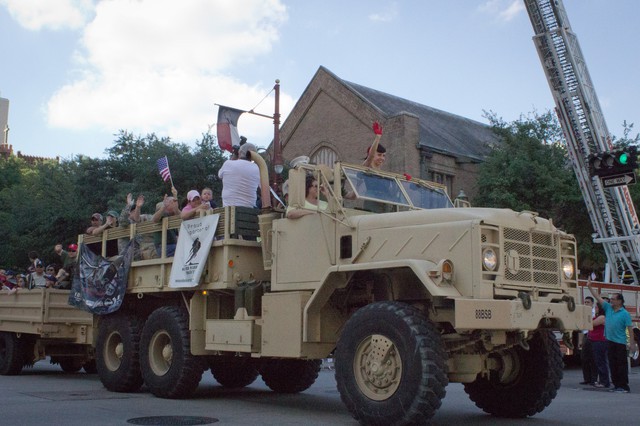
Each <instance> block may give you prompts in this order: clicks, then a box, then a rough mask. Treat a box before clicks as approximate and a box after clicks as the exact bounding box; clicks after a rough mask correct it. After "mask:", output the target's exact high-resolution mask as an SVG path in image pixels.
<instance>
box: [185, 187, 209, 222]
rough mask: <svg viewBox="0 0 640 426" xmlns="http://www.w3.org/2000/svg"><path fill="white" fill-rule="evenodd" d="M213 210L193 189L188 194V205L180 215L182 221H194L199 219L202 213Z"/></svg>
mask: <svg viewBox="0 0 640 426" xmlns="http://www.w3.org/2000/svg"><path fill="white" fill-rule="evenodd" d="M210 208H211V205H209V203H203V202H202V198H201V197H200V193H199V192H198V191H196V190H195V189H192V190H191V191H189V192H188V193H187V205H186V206H184V208H183V209H182V212H181V213H180V218H181V219H182V220H187V219H193V218H194V217H197V216H198V215H199V214H200V212H201V211H207V210H209V209H210Z"/></svg>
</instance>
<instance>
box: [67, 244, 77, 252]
mask: <svg viewBox="0 0 640 426" xmlns="http://www.w3.org/2000/svg"><path fill="white" fill-rule="evenodd" d="M67 249H69V251H78V245H77V244H69V246H68V247H67Z"/></svg>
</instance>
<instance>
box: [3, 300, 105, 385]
mask: <svg viewBox="0 0 640 426" xmlns="http://www.w3.org/2000/svg"><path fill="white" fill-rule="evenodd" d="M68 300H69V290H57V289H49V288H47V289H32V290H19V291H18V292H16V293H9V292H7V291H6V290H2V291H0V374H3V375H14V374H19V373H20V372H21V371H22V369H23V367H25V366H30V365H33V363H35V362H37V361H39V360H43V359H45V358H46V357H50V359H51V362H52V363H54V364H60V366H61V367H62V369H63V370H64V371H68V372H75V371H79V370H80V369H81V368H84V369H85V371H87V372H92V373H93V372H95V360H94V356H93V353H94V351H93V330H94V329H93V315H91V314H90V313H88V312H84V311H81V310H79V309H76V308H74V307H73V306H70V305H69V303H68Z"/></svg>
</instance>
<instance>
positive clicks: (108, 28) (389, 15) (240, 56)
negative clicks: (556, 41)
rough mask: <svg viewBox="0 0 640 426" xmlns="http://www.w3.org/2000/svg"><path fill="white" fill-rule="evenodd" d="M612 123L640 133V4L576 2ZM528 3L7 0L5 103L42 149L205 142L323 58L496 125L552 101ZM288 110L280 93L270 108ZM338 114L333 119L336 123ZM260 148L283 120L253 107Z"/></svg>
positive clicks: (308, 73)
mask: <svg viewBox="0 0 640 426" xmlns="http://www.w3.org/2000/svg"><path fill="white" fill-rule="evenodd" d="M564 3H565V7H566V9H567V12H568V15H569V19H570V21H571V25H572V28H573V30H574V32H575V33H576V34H577V36H578V39H579V41H580V45H581V47H582V51H583V54H584V56H585V58H586V61H587V65H588V67H589V71H590V73H591V77H592V80H593V82H594V85H595V88H596V91H597V93H598V96H599V99H600V104H601V106H602V109H603V111H604V115H605V119H606V121H607V124H608V127H609V130H610V131H611V132H612V133H613V134H614V135H618V136H621V134H622V126H621V123H622V122H623V120H627V122H633V123H636V125H637V127H640V108H639V107H638V99H640V84H638V82H637V79H638V76H639V75H640V69H639V68H640V66H639V61H640V59H639V58H638V43H639V41H640V26H639V25H638V24H637V22H638V17H639V16H640V1H636V0H565V1H564ZM532 35H533V30H532V28H531V24H530V22H529V18H528V17H527V14H526V11H525V10H524V6H523V3H522V1H521V0H448V1H444V0H437V1H436V0H421V1H418V0H406V1H402V0H397V1H386V0H349V1H344V0H343V1H336V0H181V1H179V2H178V1H175V0H137V1H132V0H110V1H106V0H105V1H92V0H0V97H3V98H7V99H9V100H10V108H9V126H10V129H11V130H10V133H9V143H10V144H12V145H13V147H14V151H18V150H19V151H22V153H24V154H28V155H39V156H48V157H53V156H60V157H62V158H69V157H71V156H73V155H77V154H84V155H89V156H92V157H100V156H103V155H104V150H105V149H106V148H108V147H110V146H112V144H113V140H114V136H113V135H114V134H116V133H117V132H118V130H119V129H125V130H128V131H131V132H133V133H135V134H146V133H148V132H155V133H156V134H157V135H159V136H169V137H171V138H172V139H173V140H174V141H177V142H185V143H188V144H191V145H194V142H195V141H196V140H197V139H199V138H200V137H201V135H202V133H205V132H207V129H208V128H209V126H211V125H213V124H215V122H216V117H217V108H216V107H215V106H214V104H216V103H219V104H226V105H229V106H233V107H236V108H240V109H251V108H253V107H255V106H256V105H257V104H258V103H259V102H260V101H261V100H262V99H263V98H264V97H265V95H267V94H268V93H269V91H270V90H271V88H272V87H273V84H274V81H275V79H280V81H281V94H282V96H281V110H282V113H283V117H285V118H286V115H287V113H288V112H289V111H290V110H291V108H292V107H293V105H294V104H295V101H296V100H297V99H298V98H299V96H300V95H301V94H302V92H303V91H304V89H305V88H306V86H307V84H308V83H309V81H310V80H311V78H312V77H313V75H314V73H315V72H316V71H317V69H318V67H319V66H321V65H322V66H325V67H327V68H328V69H329V70H331V71H332V72H333V73H335V74H336V75H338V76H339V77H340V78H343V79H345V80H348V81H352V82H355V83H358V84H361V85H364V86H368V87H371V88H374V89H377V90H381V91H384V92H387V93H391V94H394V95H397V96H400V97H403V98H407V99H410V100H412V101H415V102H419V103H422V104H425V105H429V106H432V107H434V108H439V109H442V110H445V111H448V112H451V113H454V114H458V115H461V116H464V117H468V118H471V119H475V120H478V121H481V122H486V120H485V119H484V118H483V110H492V111H494V112H496V113H497V114H498V115H499V116H502V117H503V118H504V119H506V120H508V121H511V120H513V119H516V118H517V117H518V116H519V115H520V114H522V113H525V114H526V113H528V112H530V111H533V110H537V111H544V110H547V109H549V108H553V99H552V97H551V92H550V91H549V88H548V86H547V82H546V79H545V77H544V73H543V71H542V67H541V65H540V63H539V61H538V56H537V53H536V50H535V47H534V45H533V42H532V40H531V38H532ZM256 111H257V112H261V113H264V114H272V113H273V96H272V95H270V96H269V97H268V98H267V99H265V100H264V101H263V102H262V103H261V104H260V105H259V106H258V108H256ZM330 125H331V123H327V126H330ZM239 129H240V133H241V134H244V135H246V136H248V138H249V139H250V140H251V141H252V142H254V143H255V144H256V145H258V146H266V145H268V143H269V142H270V140H271V138H272V136H273V127H272V124H271V121H270V120H268V119H264V118H259V117H252V116H249V115H247V114H244V115H242V116H241V118H240V121H239Z"/></svg>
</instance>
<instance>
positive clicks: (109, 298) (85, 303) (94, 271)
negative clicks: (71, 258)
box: [69, 240, 137, 315]
mask: <svg viewBox="0 0 640 426" xmlns="http://www.w3.org/2000/svg"><path fill="white" fill-rule="evenodd" d="M135 246H137V244H136V242H135V240H132V241H131V242H130V243H129V244H128V245H127V247H126V248H125V249H124V251H123V252H122V253H121V254H120V255H118V256H114V257H111V258H109V259H105V258H104V257H102V256H100V255H97V254H95V253H94V252H93V251H91V250H90V249H89V248H88V247H87V246H86V245H85V244H81V245H80V248H79V252H78V265H77V266H76V268H75V273H74V275H73V282H72V284H71V293H70V294H69V304H70V305H71V306H75V307H77V308H80V309H83V310H85V311H88V312H91V313H92V314H96V315H106V314H110V313H112V312H115V311H117V310H118V309H119V308H120V305H122V302H123V300H124V295H125V293H126V291H127V278H128V276H129V267H130V266H131V261H132V260H133V254H134V252H135Z"/></svg>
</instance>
